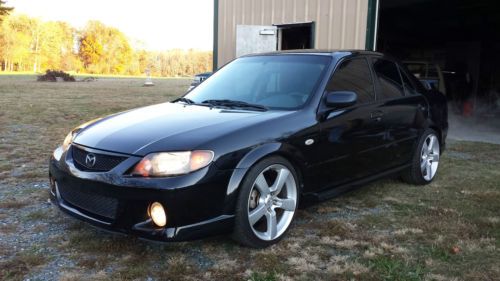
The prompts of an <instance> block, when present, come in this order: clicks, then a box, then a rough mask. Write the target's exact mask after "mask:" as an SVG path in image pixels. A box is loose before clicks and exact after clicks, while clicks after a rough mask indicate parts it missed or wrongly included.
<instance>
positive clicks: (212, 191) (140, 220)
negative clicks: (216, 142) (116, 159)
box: [49, 155, 234, 241]
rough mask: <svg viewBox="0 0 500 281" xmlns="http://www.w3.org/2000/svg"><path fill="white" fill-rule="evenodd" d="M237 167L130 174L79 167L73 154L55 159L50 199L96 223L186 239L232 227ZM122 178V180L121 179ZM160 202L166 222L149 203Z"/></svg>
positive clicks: (140, 233) (151, 236) (158, 237)
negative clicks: (157, 221) (156, 218)
mask: <svg viewBox="0 0 500 281" xmlns="http://www.w3.org/2000/svg"><path fill="white" fill-rule="evenodd" d="M231 173H232V171H229V170H227V171H220V170H217V169H216V168H215V167H210V166H209V167H207V168H205V169H202V170H200V171H197V172H195V173H193V174H189V175H185V176H181V177H173V178H161V179H160V178H158V179H152V178H142V179H141V178H127V177H124V176H123V175H121V174H119V173H117V172H116V171H115V172H113V170H112V171H110V172H106V173H92V172H82V171H78V170H77V169H76V168H75V167H74V165H72V161H71V156H67V155H63V156H62V158H61V160H60V161H57V160H56V159H55V158H54V157H52V158H51V159H50V165H49V177H50V182H51V199H52V201H53V202H54V203H55V204H56V205H57V206H58V207H59V208H60V209H61V210H62V211H64V212H65V213H67V214H69V215H71V216H73V217H76V218H78V219H80V220H83V221H86V222H88V223H90V224H92V225H95V226H97V227H100V228H103V229H106V230H109V231H113V232H120V233H126V234H130V235H134V236H138V237H141V238H145V239H150V240H161V241H184V240H192V239H198V238H203V237H206V236H211V235H216V234H222V233H227V232H228V231H230V230H231V229H232V227H233V223H234V222H233V218H234V210H232V211H231V208H228V205H232V204H231V202H228V201H227V198H228V196H226V193H227V186H228V182H229V178H230V177H231ZM119 178H123V180H118V179H119ZM152 202H160V203H161V204H162V205H163V206H164V207H165V209H166V213H167V225H166V226H165V227H161V228H160V227H157V226H156V225H154V224H153V222H152V221H151V219H150V217H149V215H148V212H147V209H148V207H149V205H150V204H151V203H152Z"/></svg>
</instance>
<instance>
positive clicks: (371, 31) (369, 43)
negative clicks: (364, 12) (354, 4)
mask: <svg viewBox="0 0 500 281" xmlns="http://www.w3.org/2000/svg"><path fill="white" fill-rule="evenodd" d="M377 5H378V0H368V20H367V26H366V43H365V49H366V50H368V51H375V33H376V32H377V31H376V30H375V29H376V28H377Z"/></svg>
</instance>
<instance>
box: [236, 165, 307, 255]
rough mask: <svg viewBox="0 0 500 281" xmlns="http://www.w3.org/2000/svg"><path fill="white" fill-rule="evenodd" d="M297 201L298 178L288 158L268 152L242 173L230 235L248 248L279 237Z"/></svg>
mask: <svg viewBox="0 0 500 281" xmlns="http://www.w3.org/2000/svg"><path fill="white" fill-rule="evenodd" d="M298 203H299V182H298V177H297V173H296V171H295V169H294V167H293V165H292V164H290V162H288V161H287V160H286V159H285V158H283V157H280V156H271V157H268V158H265V159H264V160H262V161H260V162H258V163H257V164H256V165H254V166H253V167H252V168H250V171H249V172H248V174H247V175H246V176H245V179H244V180H243V182H242V184H241V186H240V192H239V195H238V200H237V203H236V216H235V227H234V232H233V239H234V240H236V241H237V242H239V243H240V244H242V245H245V246H248V247H252V248H265V247H267V246H270V245H273V244H275V243H277V242H278V241H280V240H281V239H282V238H283V236H285V233H286V232H287V231H288V229H289V228H290V225H291V223H292V221H293V218H294V217H295V213H296V210H297V206H298Z"/></svg>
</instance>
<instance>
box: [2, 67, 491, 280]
mask: <svg viewBox="0 0 500 281" xmlns="http://www.w3.org/2000/svg"><path fill="white" fill-rule="evenodd" d="M35 80H36V79H35V77H34V76H0V280H24V279H29V280H500V263H499V261H500V211H499V206H500V168H499V167H500V145H495V144H487V143H480V142H464V141H455V140H452V141H449V143H448V148H447V151H446V152H445V153H444V155H443V156H442V159H441V162H440V170H439V172H438V175H437V178H436V180H435V181H434V182H433V183H432V184H430V185H428V186H423V187H418V186H410V185H407V184H404V183H402V182H400V181H399V180H398V179H397V178H396V177H394V178H388V179H384V180H380V181H377V182H375V183H372V184H370V185H368V186H365V187H363V188H361V189H358V190H356V191H353V192H350V193H348V194H345V195H343V196H340V197H338V198H335V199H332V200H329V201H326V202H323V203H320V204H317V205H314V206H312V207H309V208H307V209H301V210H299V212H298V214H297V217H296V221H295V222H294V224H293V225H292V229H291V231H290V232H289V233H288V234H287V236H286V237H285V238H284V239H283V240H282V241H281V242H280V243H279V244H278V245H275V246H272V247H270V248H267V249H264V250H253V249H248V248H243V247H241V246H239V245H237V244H235V243H234V242H233V241H232V240H231V239H230V238H229V236H218V237H211V238H207V239H203V240H199V241H193V242H182V243H153V242H146V241H142V240H138V239H136V238H134V237H130V236H121V235H115V234H109V233H106V232H103V231H101V230H98V229H95V228H93V227H90V226H89V225H87V224H85V223H82V222H80V221H78V220H75V219H73V218H71V217H68V216H66V215H63V214H62V213H61V212H60V211H59V210H57V209H56V208H55V207H54V206H53V205H52V204H51V203H49V202H48V198H49V196H48V192H49V191H48V180H47V169H48V168H47V162H48V158H49V156H50V154H51V153H52V150H53V149H54V148H55V147H56V146H57V145H58V144H59V143H61V142H62V140H63V138H64V136H65V135H66V133H67V132H68V131H69V130H70V129H71V128H73V127H75V126H77V125H78V124H80V123H83V122H85V121H88V120H91V119H94V118H96V117H99V116H102V115H106V114H110V113H114V112H117V111H121V110H126V109H130V108H134V107H138V106H143V105H148V104H153V103H158V102H163V101H168V100H171V99H173V98H174V97H176V96H179V95H180V94H182V93H183V92H184V91H185V89H187V87H188V85H189V82H190V80H186V79H161V80H154V82H155V84H156V85H155V86H154V87H142V84H143V82H144V80H143V79H105V78H100V79H98V80H97V81H95V82H75V83H50V82H47V83H40V82H35Z"/></svg>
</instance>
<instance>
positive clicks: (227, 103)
mask: <svg viewBox="0 0 500 281" xmlns="http://www.w3.org/2000/svg"><path fill="white" fill-rule="evenodd" d="M202 103H205V104H210V105H213V106H224V107H229V108H234V107H238V108H246V109H253V110H257V111H267V110H268V108H267V107H266V106H264V105H260V104H253V103H247V102H244V101H237V100H205V101H203V102H202Z"/></svg>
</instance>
